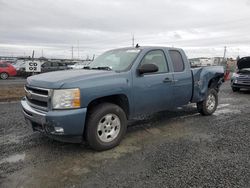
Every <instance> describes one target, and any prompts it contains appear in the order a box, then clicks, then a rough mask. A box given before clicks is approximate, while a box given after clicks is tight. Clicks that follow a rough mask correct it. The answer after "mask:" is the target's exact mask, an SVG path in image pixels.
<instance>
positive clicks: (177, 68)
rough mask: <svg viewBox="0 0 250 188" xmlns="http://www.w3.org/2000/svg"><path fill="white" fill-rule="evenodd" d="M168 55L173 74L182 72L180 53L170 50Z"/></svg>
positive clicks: (183, 67)
mask: <svg viewBox="0 0 250 188" xmlns="http://www.w3.org/2000/svg"><path fill="white" fill-rule="evenodd" d="M169 55H170V58H171V60H172V63H173V67H174V72H182V71H184V69H185V66H184V62H183V59H182V56H181V54H180V52H178V51H176V50H170V51H169Z"/></svg>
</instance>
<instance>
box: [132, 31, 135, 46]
mask: <svg viewBox="0 0 250 188" xmlns="http://www.w3.org/2000/svg"><path fill="white" fill-rule="evenodd" d="M132 47H135V37H134V34H133V36H132Z"/></svg>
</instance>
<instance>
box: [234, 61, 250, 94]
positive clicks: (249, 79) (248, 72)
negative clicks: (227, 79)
mask: <svg viewBox="0 0 250 188" xmlns="http://www.w3.org/2000/svg"><path fill="white" fill-rule="evenodd" d="M237 68H238V70H237V72H236V73H233V75H232V78H231V87H232V90H233V91H234V92H236V91H240V89H250V57H243V58H241V59H239V60H238V61H237Z"/></svg>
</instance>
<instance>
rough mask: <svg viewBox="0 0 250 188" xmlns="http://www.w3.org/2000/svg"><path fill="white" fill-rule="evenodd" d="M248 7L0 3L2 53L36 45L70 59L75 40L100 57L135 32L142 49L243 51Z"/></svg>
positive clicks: (35, 0) (165, 2)
mask: <svg viewBox="0 0 250 188" xmlns="http://www.w3.org/2000/svg"><path fill="white" fill-rule="evenodd" d="M246 4H249V0H246V1H237V2H236V1H230V2H229V1H228V0H221V1H217V0H210V1H199V0H187V1H182V0H175V1H173V0H154V1H153V0H136V1H134V0H105V1H103V0H84V1H81V0H71V1H66V0H54V1H49V0H43V1H41V0H32V1H29V0H15V1H9V0H0V25H1V27H0V44H2V45H1V46H2V47H1V46H0V55H1V53H2V54H3V53H4V54H10V53H11V51H12V53H15V54H23V53H24V52H27V51H30V46H33V47H34V46H35V47H36V49H41V48H45V47H48V51H49V50H50V51H49V54H50V55H51V56H62V54H61V53H62V52H64V53H63V56H65V54H66V56H68V57H70V54H71V52H70V49H71V46H72V45H73V46H76V45H77V41H78V42H79V44H80V51H81V54H82V55H84V54H86V53H90V54H91V53H92V54H93V53H100V52H102V51H104V50H106V49H110V48H116V47H122V46H129V45H131V38H132V34H134V35H135V39H136V42H139V43H141V45H144V44H145V45H151V44H154V45H167V46H168V45H170V46H173V45H174V46H178V47H185V48H187V47H188V48H200V47H202V48H206V49H217V48H223V47H224V46H225V45H227V46H231V47H232V48H234V47H235V48H236V47H237V48H245V46H247V45H249V42H250V41H249V40H250V39H249V30H250V25H248V24H247V23H248V20H249V19H248V18H249V16H250V12H249V11H248V6H246ZM238 10H240V11H238ZM4 45H5V47H3V46H4ZM10 45H12V48H10ZM16 45H19V46H23V48H15V46H16ZM27 46H28V47H27ZM213 53H214V50H208V54H207V55H213ZM194 55H195V54H194Z"/></svg>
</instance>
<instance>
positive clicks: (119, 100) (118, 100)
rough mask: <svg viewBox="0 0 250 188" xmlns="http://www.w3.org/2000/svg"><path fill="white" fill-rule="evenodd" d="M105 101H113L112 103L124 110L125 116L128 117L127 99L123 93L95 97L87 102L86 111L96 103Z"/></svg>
mask: <svg viewBox="0 0 250 188" xmlns="http://www.w3.org/2000/svg"><path fill="white" fill-rule="evenodd" d="M105 102H108V103H113V104H116V105H118V106H120V107H121V108H122V109H123V110H124V112H125V114H126V116H127V118H128V117H129V113H130V112H129V101H128V98H127V96H126V95H124V94H118V95H111V96H106V97H101V98H98V99H95V100H93V101H91V102H90V103H89V105H88V111H91V109H93V108H94V107H95V106H96V105H98V104H101V103H105Z"/></svg>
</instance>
